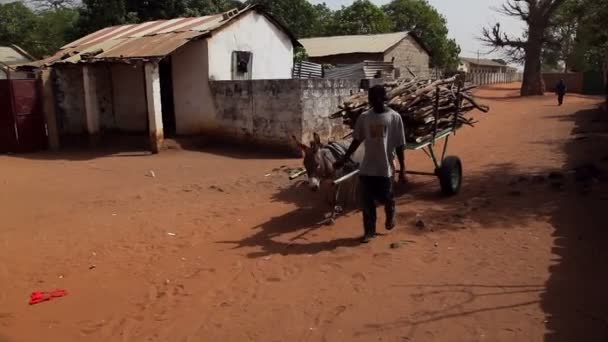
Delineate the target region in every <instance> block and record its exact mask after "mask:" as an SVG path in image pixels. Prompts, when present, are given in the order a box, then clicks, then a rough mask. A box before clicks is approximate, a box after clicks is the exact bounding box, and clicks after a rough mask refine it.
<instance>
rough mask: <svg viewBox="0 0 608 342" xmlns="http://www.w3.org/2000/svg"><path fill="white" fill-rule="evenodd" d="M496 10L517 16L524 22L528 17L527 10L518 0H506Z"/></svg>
mask: <svg viewBox="0 0 608 342" xmlns="http://www.w3.org/2000/svg"><path fill="white" fill-rule="evenodd" d="M498 12H499V13H502V14H505V15H508V16H511V17H519V18H521V19H522V20H523V21H525V22H528V20H529V19H530V14H529V11H527V10H526V9H524V8H523V5H522V4H521V1H518V0H507V2H505V3H504V4H502V6H501V7H500V8H499V9H498Z"/></svg>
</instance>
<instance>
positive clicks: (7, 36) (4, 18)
mask: <svg viewBox="0 0 608 342" xmlns="http://www.w3.org/2000/svg"><path fill="white" fill-rule="evenodd" d="M36 19H37V18H36V15H35V14H34V12H33V11H32V10H31V9H29V8H28V7H27V6H25V5H24V4H22V3H20V2H13V3H8V4H4V5H3V4H0V23H2V25H0V45H11V44H17V45H19V46H21V47H22V48H24V49H25V50H26V51H29V52H30V53H31V54H37V50H38V48H37V42H36V41H35V39H34V37H33V36H32V35H31V32H34V31H35V30H36V28H37V25H38V23H37V20H36Z"/></svg>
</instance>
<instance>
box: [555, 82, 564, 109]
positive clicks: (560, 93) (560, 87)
mask: <svg viewBox="0 0 608 342" xmlns="http://www.w3.org/2000/svg"><path fill="white" fill-rule="evenodd" d="M566 90H567V88H566V82H564V80H563V79H560V80H559V82H558V83H557V85H556V86H555V92H556V93H557V103H558V104H559V105H560V106H561V105H562V104H564V96H566Z"/></svg>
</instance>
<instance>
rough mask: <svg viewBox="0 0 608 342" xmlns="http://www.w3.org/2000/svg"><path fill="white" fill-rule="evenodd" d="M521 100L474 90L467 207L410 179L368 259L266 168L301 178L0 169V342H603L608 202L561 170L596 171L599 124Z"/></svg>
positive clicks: (204, 158) (118, 166) (214, 169)
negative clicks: (39, 296) (55, 292)
mask: <svg viewBox="0 0 608 342" xmlns="http://www.w3.org/2000/svg"><path fill="white" fill-rule="evenodd" d="M516 88H517V85H507V86H501V87H495V88H489V89H485V90H482V91H481V92H480V93H479V95H480V96H481V97H483V98H484V101H485V102H487V103H488V104H490V105H491V106H492V112H491V113H490V114H488V115H481V114H478V115H476V116H478V118H479V120H480V123H479V124H478V125H477V127H476V128H474V129H469V128H467V129H465V130H463V131H461V132H459V134H458V135H457V136H456V137H455V138H454V139H453V140H452V142H453V144H452V145H451V146H450V150H449V151H450V154H455V155H458V156H460V157H461V158H462V160H463V162H464V165H465V184H464V188H463V191H462V193H461V194H460V195H459V196H457V197H454V198H450V199H445V198H443V197H442V196H441V195H439V193H438V184H437V181H436V180H435V179H429V178H424V177H414V178H412V179H411V180H412V182H413V185H412V187H411V191H410V192H409V193H407V194H406V195H403V196H401V197H400V198H399V209H398V210H399V220H400V225H399V227H398V229H397V230H396V231H394V232H392V233H391V234H386V235H384V236H382V237H379V238H378V239H376V240H375V241H373V242H372V243H371V244H369V245H364V246H361V245H359V243H358V238H359V237H360V235H361V234H362V228H361V223H360V214H359V213H357V212H355V213H351V214H349V215H347V216H346V217H343V218H340V219H339V220H338V221H337V223H336V224H335V225H334V226H317V225H316V223H317V222H318V221H320V220H321V219H322V218H323V214H324V212H325V210H326V208H324V207H323V206H322V205H321V204H320V196H321V195H320V194H312V193H310V192H309V191H308V189H307V188H305V187H302V186H299V185H295V184H294V183H293V182H289V181H288V180H287V179H286V178H287V177H286V175H285V173H284V172H282V171H281V170H278V169H279V168H281V167H282V166H288V167H295V166H299V164H300V161H298V160H293V159H292V160H285V159H284V160H282V159H279V158H277V157H273V156H272V155H267V154H260V153H255V152H245V153H243V152H241V153H237V152H235V150H218V149H209V150H206V151H169V152H166V153H163V154H160V155H157V156H145V155H139V154H137V153H120V154H108V153H103V152H97V153H90V152H80V153H61V154H49V153H43V154H34V155H24V156H0V188H1V189H2V190H1V191H0V220H1V221H0V286H1V288H0V290H1V291H0V342H17V341H48V342H51V341H62V342H64V341H543V340H544V341H607V340H608V295H607V293H608V291H606V289H608V277H607V274H606V265H608V249H607V248H606V243H607V242H608V233H607V230H606V228H607V227H608V225H607V224H606V222H605V214H604V211H605V208H606V204H607V203H608V192H607V191H606V190H607V188H608V186H607V183H605V178H604V177H602V176H600V177H599V178H600V179H601V180H599V181H598V180H597V179H593V180H591V181H590V182H588V184H587V185H585V184H586V183H584V182H582V181H583V180H589V179H590V178H589V177H587V175H586V174H585V172H582V171H579V172H578V173H574V172H570V170H573V168H576V167H578V166H580V165H583V164H584V163H586V162H593V163H595V165H596V166H598V167H600V168H604V169H606V168H607V167H608V163H607V161H608V135H607V134H606V132H608V117H607V116H606V115H601V114H599V112H596V111H595V110H594V108H595V106H596V104H597V103H599V102H600V99H599V98H594V97H584V96H577V95H572V96H569V97H568V98H567V99H566V104H565V105H564V106H563V107H557V106H556V105H555V102H556V101H555V99H554V98H553V97H552V96H546V97H537V98H529V99H520V98H517V96H516V94H517V90H516ZM407 158H408V165H409V168H410V169H418V170H430V168H431V164H430V162H429V161H428V159H427V158H426V157H425V156H424V154H422V153H421V152H416V153H410V154H409V155H408V156H407ZM150 171H153V172H154V175H155V177H151V174H150ZM553 171H558V172H561V173H562V174H563V175H564V179H560V178H559V177H558V176H559V174H558V175H554V176H555V177H554V178H555V179H553V180H549V179H547V178H548V177H547V175H549V173H550V172H553ZM539 175H540V176H542V177H534V176H539ZM577 179H578V180H577ZM417 220H422V221H423V222H424V223H425V228H424V229H419V228H417V227H416V225H415V222H416V221H417ZM380 223H382V222H380ZM381 232H383V231H382V230H381ZM383 233H384V232H383ZM391 244H393V247H398V248H391ZM55 288H64V289H67V290H68V291H69V295H68V296H67V297H64V298H60V299H56V300H53V301H51V302H47V303H42V304H39V305H35V306H29V305H27V301H28V299H29V295H30V293H31V292H32V291H36V290H52V289H55Z"/></svg>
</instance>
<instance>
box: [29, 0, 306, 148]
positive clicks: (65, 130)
mask: <svg viewBox="0 0 608 342" xmlns="http://www.w3.org/2000/svg"><path fill="white" fill-rule="evenodd" d="M295 46H299V43H298V41H297V40H296V38H295V37H294V36H293V35H292V34H291V33H290V31H289V30H288V29H287V28H286V27H285V26H283V25H282V24H281V23H280V22H279V21H277V20H276V19H275V18H274V17H273V16H272V15H270V14H269V13H267V12H266V11H264V10H263V9H262V8H261V7H259V6H255V5H254V6H249V7H246V8H244V9H242V10H232V11H228V12H225V13H220V14H215V15H209V16H204V17H197V18H176V19H170V20H157V21H151V22H145V23H140V24H127V25H120V26H113V27H108V28H104V29H102V30H99V31H97V32H94V33H91V34H89V35H87V36H85V37H82V38H81V39H78V40H76V41H74V42H72V43H69V44H67V45H65V46H64V47H62V48H61V50H59V51H58V52H57V53H56V54H55V55H54V56H52V57H49V58H47V59H44V60H42V61H38V62H35V63H34V66H37V67H40V68H42V69H51V70H52V72H51V76H50V79H51V80H52V84H53V86H52V87H47V88H51V89H52V94H50V95H51V96H52V97H53V98H54V99H55V110H56V113H55V114H54V116H55V117H56V119H55V120H53V119H51V120H49V119H48V117H49V116H48V115H47V121H51V123H50V124H56V125H57V129H56V130H54V129H49V132H53V131H57V132H58V135H60V136H64V135H68V136H69V135H81V134H88V135H90V136H92V137H97V136H99V135H101V133H106V132H120V133H122V132H124V133H131V134H137V133H139V134H145V135H148V134H149V137H150V142H151V146H152V150H153V151H158V149H159V148H160V144H161V142H162V140H163V138H164V136H165V135H197V134H202V133H204V132H209V131H212V130H213V129H214V128H215V127H214V122H216V121H215V120H214V118H215V116H216V115H217V113H216V109H215V105H214V98H213V91H212V89H211V87H212V81H219V80H256V79H290V78H291V77H292V68H293V55H294V47H295ZM45 95H47V96H48V95H49V94H45ZM49 139H51V137H49ZM94 140H95V139H94Z"/></svg>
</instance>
